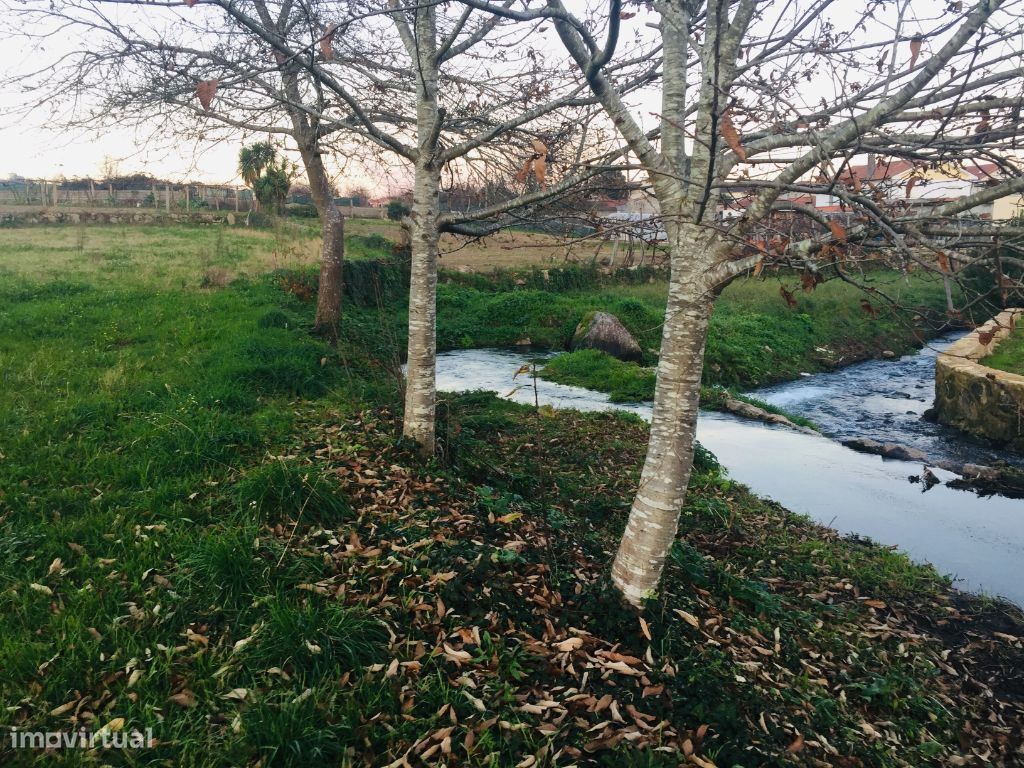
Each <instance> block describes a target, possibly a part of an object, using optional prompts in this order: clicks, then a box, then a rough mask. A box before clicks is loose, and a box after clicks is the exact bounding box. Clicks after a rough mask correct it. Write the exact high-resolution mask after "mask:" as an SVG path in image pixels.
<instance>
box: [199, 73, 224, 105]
mask: <svg viewBox="0 0 1024 768" xmlns="http://www.w3.org/2000/svg"><path fill="white" fill-rule="evenodd" d="M219 82H220V81H219V80H216V79H214V80H200V81H199V84H198V85H196V95H197V96H199V103H200V104H202V105H203V109H205V110H207V111H209V109H210V105H211V104H212V103H213V97H214V95H216V93H217V84H218V83H219Z"/></svg>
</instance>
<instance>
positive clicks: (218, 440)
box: [0, 231, 1024, 768]
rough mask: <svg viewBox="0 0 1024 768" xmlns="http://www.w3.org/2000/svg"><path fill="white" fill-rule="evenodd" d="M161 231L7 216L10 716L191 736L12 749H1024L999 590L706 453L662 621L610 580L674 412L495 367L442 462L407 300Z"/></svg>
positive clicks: (95, 758) (312, 753)
mask: <svg viewBox="0 0 1024 768" xmlns="http://www.w3.org/2000/svg"><path fill="white" fill-rule="evenodd" d="M14 234H15V238H16V237H17V236H18V234H19V233H17V232H15V233H14ZM154 234H155V235H156V237H157V240H158V241H157V242H152V243H150V244H148V245H147V244H146V243H145V242H142V241H140V242H139V244H138V245H137V246H136V247H135V249H134V250H133V252H132V253H133V255H132V265H133V268H131V269H124V270H120V269H118V270H112V269H108V268H106V267H103V266H101V267H100V268H95V267H94V265H93V264H92V261H91V260H86V261H85V262H77V261H62V259H63V258H64V257H63V256H60V255H59V254H58V255H56V256H54V258H55V260H56V264H55V265H53V266H54V267H55V268H54V269H47V264H46V257H45V256H44V255H41V254H38V253H34V255H32V256H31V258H27V257H25V254H26V253H30V254H31V253H32V252H31V251H26V250H25V249H22V250H21V251H20V254H21V257H19V256H18V253H19V251H18V249H17V248H14V249H12V248H10V247H9V246H10V244H11V243H12V242H15V243H16V242H18V241H17V240H16V239H12V238H11V237H10V235H11V232H9V231H4V232H0V259H2V261H3V263H4V264H5V265H8V266H7V274H5V276H4V279H3V281H2V282H0V382H2V386H0V612H2V615H3V617H4V621H3V629H2V630H0V701H2V702H3V715H2V718H0V725H3V726H7V727H14V728H17V729H21V730H30V731H37V730H38V731H42V730H49V731H72V730H78V729H80V728H87V729H89V730H93V731H96V730H103V729H106V732H108V733H109V732H119V731H120V732H125V731H129V730H132V729H140V730H144V729H146V728H152V729H153V736H154V737H155V739H156V740H157V742H156V744H155V745H153V746H152V747H151V748H148V749H139V750H130V751H118V750H109V749H102V748H96V749H93V750H70V751H67V752H63V753H60V752H58V753H56V754H46V755H44V754H41V753H39V752H38V751H34V750H31V749H13V748H12V747H11V742H10V741H9V740H8V739H7V734H8V729H7V728H4V729H3V733H4V736H5V738H4V740H0V763H3V764H4V765H37V764H38V765H43V764H54V763H56V764H66V765H75V766H78V765H97V764H102V765H130V766H137V765H146V766H150V765H153V766H157V765H159V766H175V765H188V766H211V768H212V766H278V765H301V766H309V767H312V766H329V765H330V766H337V765H342V766H380V765H387V764H393V765H396V766H400V765H410V766H421V765H440V764H442V763H443V764H446V765H456V764H458V765H464V766H487V767H488V768H504V767H505V766H515V765H522V766H527V765H535V766H556V765H557V766H565V765H570V764H576V765H581V766H582V765H587V766H637V767H640V766H644V767H646V768H660V767H662V766H663V767H665V768H668V767H669V766H678V765H680V764H683V763H686V762H687V760H689V762H690V763H691V764H696V765H718V766H723V767H724V766H750V767H751V768H753V767H754V766H783V765H792V764H794V763H796V764H806V765H820V764H822V763H828V764H833V765H849V766H854V765H861V766H904V765H914V766H922V765H932V764H934V765H940V764H946V765H949V764H972V763H977V764H981V762H988V763H990V764H995V765H1011V764H1013V761H1014V760H1015V759H1016V758H1017V757H1018V756H1019V751H1018V749H1019V739H1018V738H1017V737H1016V736H1014V735H1013V734H1019V732H1020V730H1019V729H1020V724H1021V695H1022V694H1024V686H1022V684H1021V679H1020V674H1019V670H1020V669H1021V668H1022V667H1021V664H1022V661H1024V659H1022V656H1021V650H1020V645H1019V643H1016V644H1014V643H1011V642H1009V641H1008V640H1005V639H1001V637H1004V638H1005V637H1013V636H1019V635H1021V634H1022V630H1021V629H1020V628H1019V627H1018V625H1016V624H1014V623H1013V621H1012V619H1011V618H1009V616H1008V615H1007V613H1006V611H1005V610H1004V609H1003V608H1001V607H1000V606H997V605H993V604H986V603H969V602H966V601H963V600H960V599H958V598H954V597H953V596H951V595H950V593H949V592H948V591H947V590H948V581H947V580H946V579H944V578H942V577H940V576H939V575H938V574H936V573H935V572H934V571H933V570H931V569H930V568H925V567H919V566H915V565H913V564H911V563H910V562H909V561H908V560H907V559H906V558H904V557H903V556H902V555H900V554H898V553H895V552H893V551H891V550H889V549H886V548H881V547H875V546H872V545H870V544H867V543H864V542H860V541H851V540H846V539H842V538H840V537H838V536H837V535H836V534H835V532H834V531H830V530H828V529H825V528H822V527H820V526H817V525H814V524H812V523H811V522H809V521H808V520H806V519H803V518H800V517H794V516H792V515H790V514H788V513H786V512H785V511H784V510H782V509H780V508H779V507H778V506H777V505H775V504H771V503H767V502H764V501H762V500H760V499H757V498H756V497H753V496H751V495H750V494H749V493H748V492H746V491H745V490H744V489H743V488H742V487H741V486H738V485H736V484H735V483H733V482H731V481H730V480H729V479H728V477H727V475H726V474H725V473H724V472H723V471H721V469H720V468H718V467H717V465H716V463H715V461H714V459H713V457H710V456H709V455H706V454H704V453H701V454H700V456H699V457H698V458H699V461H698V471H697V473H696V474H695V476H694V479H693V482H692V492H691V494H690V497H689V500H688V503H687V508H686V510H685V514H684V516H683V519H682V523H681V531H682V536H681V538H680V540H679V542H678V543H677V545H676V547H675V548H674V550H673V552H672V556H671V559H670V563H669V566H668V570H667V575H666V582H665V586H664V589H663V590H662V591H661V593H660V594H659V595H658V596H657V597H656V598H655V599H653V600H651V601H650V603H649V604H648V606H647V607H646V609H645V611H644V613H643V614H642V619H643V620H642V621H641V620H640V619H638V617H637V616H636V615H635V614H632V613H630V612H628V611H620V610H618V609H616V608H615V607H614V606H615V603H614V600H613V597H612V595H610V594H609V592H608V589H607V587H606V586H605V584H606V583H607V571H608V566H609V562H610V555H611V551H612V550H613V547H614V545H615V541H616V539H617V537H618V535H620V533H621V530H622V526H623V523H624V511H625V510H626V508H627V506H628V503H629V499H630V497H631V493H632V490H633V488H634V487H635V482H636V475H637V471H638V467H639V464H640V461H641V458H642V455H643V450H644V440H645V427H644V426H643V425H642V424H641V423H639V422H638V421H636V420H634V419H630V418H626V417H623V416H616V415H610V414H591V415H579V414H572V413H561V414H558V413H553V412H550V411H544V410H542V411H540V412H534V411H533V410H531V409H528V408H525V407H520V406H515V405H513V404H510V403H506V402H502V401H497V400H495V399H494V398H493V397H491V396H488V395H480V394H471V395H466V396H463V397H459V398H452V399H449V400H447V401H446V402H445V403H444V404H443V407H442V408H441V409H440V414H441V424H440V433H441V443H442V447H443V450H442V456H441V458H440V459H439V460H438V461H437V462H436V463H434V464H431V465H427V466H424V465H422V464H421V463H419V462H418V461H417V460H416V459H415V456H414V454H413V453H412V452H411V451H409V450H408V449H407V446H405V445H404V444H403V443H402V442H401V440H400V439H399V435H400V429H399V424H398V422H397V420H396V413H397V407H398V404H399V402H400V400H399V386H400V377H399V374H398V371H397V370H396V368H397V356H398V350H399V349H400V348H401V339H400V338H399V337H398V335H397V332H396V330H395V328H396V326H397V325H398V324H399V319H396V318H400V315H401V313H400V311H396V310H395V309H394V306H393V305H390V304H389V305H388V306H387V307H383V308H382V307H380V306H375V305H374V304H373V302H372V301H360V300H359V298H358V296H353V297H350V299H349V301H348V303H347V305H346V316H345V320H344V328H345V333H344V334H343V340H342V342H341V344H340V345H339V346H338V347H335V348H332V347H328V346H326V345H324V344H322V343H321V342H319V341H317V340H315V339H313V338H311V337H310V336H309V334H308V329H309V327H310V324H311V320H312V312H313V304H312V301H311V298H310V294H309V292H308V290H306V289H305V288H306V286H305V283H304V282H303V280H306V279H308V278H307V277H306V276H305V273H298V274H296V273H277V274H272V275H263V276H254V277H249V278H243V279H236V280H234V281H232V282H231V283H230V284H228V285H224V286H220V285H215V284H210V285H209V286H208V287H207V288H205V289H200V288H199V284H200V281H201V273H200V272H199V271H197V266H198V267H201V265H197V264H196V259H197V258H199V256H201V254H202V252H203V250H202V249H203V248H206V247H208V245H209V243H208V241H201V239H200V237H201V236H200V235H195V236H194V237H195V238H196V240H195V241H189V240H188V238H184V243H183V244H182V246H181V254H180V255H179V256H178V257H177V258H176V257H175V255H174V252H173V248H171V247H170V246H168V245H167V243H168V242H169V241H170V235H169V234H168V233H165V232H156V233H154ZM112 236H113V237H117V236H118V235H117V233H114V234H113V235H112ZM203 236H205V235H203ZM189 242H192V243H193V245H192V246H189V244H188V243H189ZM203 242H205V243H206V244H205V245H204V244H202V243H203ZM250 245H251V244H250ZM238 247H239V248H241V247H242V245H238ZM267 247H268V248H270V246H269V245H268V246H267ZM151 252H152V253H151ZM271 252H272V250H271ZM158 253H162V254H163V255H162V256H157V255H156V254H158ZM263 253H264V256H263V257H257V256H256V255H255V254H254V255H252V256H251V257H248V258H249V259H251V260H250V261H244V263H245V264H246V265H251V264H254V263H258V262H257V261H256V260H257V259H258V258H265V257H267V256H266V253H267V252H266V251H264V252H263ZM366 255H367V256H369V255H372V251H371V249H367V253H366ZM150 261H152V262H153V263H155V264H159V265H160V266H159V268H157V267H153V269H152V270H151V271H150V270H147V269H145V265H146V264H147V263H149V262H150ZM28 262H31V264H29V263H28ZM270 263H271V264H272V263H273V262H272V261H271V262H270ZM11 264H20V268H25V269H29V270H31V271H27V272H19V271H18V270H17V269H16V268H15V267H11V266H9V265H11ZM372 265H373V263H372V262H366V266H365V267H360V268H359V269H361V270H363V271H361V272H354V273H353V277H352V279H351V280H350V282H351V283H352V284H353V285H357V284H358V283H359V281H358V279H356V277H355V276H356V275H359V274H364V273H367V270H370V271H369V272H368V274H373V272H372V270H371V267H372ZM249 269H253V268H252V267H251V266H246V267H245V269H244V270H243V269H239V273H241V272H242V271H247V270H249ZM253 271H256V270H255V269H253ZM182 282H184V286H185V287H184V288H182V287H181V283H182ZM449 288H450V289H451V290H452V291H455V290H458V291H462V290H464V288H465V286H459V285H458V284H457V283H452V284H451V285H450V286H446V289H449ZM476 290H477V295H478V297H482V298H480V299H479V300H480V301H484V300H486V301H497V300H498V297H497V296H495V295H492V293H491V292H488V291H485V290H483V289H482V288H480V289H476ZM602 290H603V289H602ZM658 290H659V288H658V286H649V285H642V286H621V291H622V294H621V295H623V296H628V298H622V299H621V300H623V301H627V300H628V301H636V302H644V301H650V302H652V306H654V305H655V304H656V298H657V292H658ZM597 293H600V291H597ZM612 294H613V295H619V294H618V293H617V291H615V290H612ZM467 295H468V294H467ZM524 295H525V293H524ZM571 298H572V300H573V301H579V300H580V299H579V296H578V295H575V294H574V295H573V297H571ZM392 301H394V299H392ZM447 306H448V311H449V313H450V314H449V317H450V320H449V322H452V323H457V321H459V316H458V315H457V313H451V310H452V309H453V308H452V305H451V304H450V303H449V304H448V305H447ZM645 311H646V310H645ZM457 324H458V325H459V327H460V328H463V326H462V325H461V321H459V322H458V323H457ZM538 327H547V326H538ZM463 330H464V328H463ZM994 629H995V630H998V631H1000V632H1002V633H1003V634H1002V636H1001V637H1000V636H996V635H993V634H992V631H993V630H994ZM1014 670H1016V671H1014ZM965 733H969V734H970V737H969V739H966V740H965V739H964V734H965ZM1008 734H1009V735H1008ZM687 755H693V756H694V758H696V759H693V758H688V757H687ZM978 755H985V757H984V758H980V757H978ZM957 761H961V762H959V763H958V762H957ZM979 761H981V762H979Z"/></svg>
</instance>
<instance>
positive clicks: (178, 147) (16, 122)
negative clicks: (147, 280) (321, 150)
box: [0, 0, 943, 193]
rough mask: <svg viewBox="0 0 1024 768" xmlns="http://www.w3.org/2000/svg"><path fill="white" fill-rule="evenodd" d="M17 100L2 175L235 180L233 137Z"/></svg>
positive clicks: (3, 99) (4, 135) (8, 44)
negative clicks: (194, 139)
mask: <svg viewBox="0 0 1024 768" xmlns="http://www.w3.org/2000/svg"><path fill="white" fill-rule="evenodd" d="M583 2H585V0H570V3H569V4H570V6H572V5H577V4H582V3H583ZM851 2H852V0H851ZM942 5H943V3H941V2H940V0H926V1H925V2H924V3H923V4H922V5H921V6H917V7H920V8H921V11H923V14H922V16H924V17H927V16H928V15H930V14H929V12H932V13H934V11H935V10H937V9H938V8H939V7H941V6H942ZM2 6H3V2H0V8H2ZM832 10H833V11H834V15H835V16H837V17H838V18H834V19H833V21H840V20H841V17H842V16H843V15H844V6H843V4H842V3H839V4H837V5H836V6H833V9H832ZM845 10H846V12H847V13H849V12H850V10H852V8H851V7H850V6H845ZM921 11H919V12H921ZM645 15H646V14H644V13H641V14H640V15H639V16H638V17H637V18H635V19H633V20H632V21H629V22H623V29H624V32H625V31H626V30H628V31H629V33H630V34H632V33H634V32H639V33H640V34H644V32H643V29H644V27H643V23H642V22H643V21H644V20H645V19H644V16H645ZM650 18H652V17H648V20H649V19H650ZM630 27H633V29H630ZM906 31H907V32H910V31H911V30H909V29H908V30H906ZM883 34H884V33H883ZM624 38H625V36H624ZM68 42H69V44H70V41H68ZM900 54H901V57H902V56H903V54H904V52H903V51H900ZM53 55H54V52H53V51H49V52H47V54H45V55H44V57H47V58H48V57H50V56H53ZM41 58H43V57H41V56H40V55H39V54H38V53H36V54H33V53H31V52H29V51H28V50H27V48H25V47H24V46H23V45H22V44H20V43H19V41H14V40H7V41H4V44H3V45H2V46H0V73H2V74H3V75H7V74H11V73H20V72H25V71H27V69H28V68H29V67H31V66H33V65H35V66H39V64H40V59H41ZM820 86H823V87H820ZM820 86H819V87H811V88H810V89H809V90H810V91H811V94H813V93H814V91H817V96H818V97H820V96H822V95H823V91H826V90H832V88H833V87H834V85H833V86H832V87H830V86H829V85H828V84H824V83H822V84H820ZM0 88H2V86H0ZM19 100H20V99H19V96H18V95H17V94H16V93H13V92H10V91H8V92H4V91H3V90H0V179H3V178H6V177H7V176H8V175H9V174H20V175H23V176H27V177H33V178H57V177H60V176H62V175H63V176H65V177H69V178H70V177H74V176H94V177H98V176H100V175H102V167H103V164H104V160H105V158H107V157H110V158H112V159H113V160H114V161H115V162H117V164H118V168H119V171H120V172H121V173H133V172H146V173H151V174H153V175H154V176H158V177H163V178H170V179H172V180H174V181H184V180H186V179H188V180H193V181H202V182H207V183H221V184H223V183H237V182H238V181H239V180H238V178H237V173H236V168H235V166H236V159H237V154H238V148H239V146H240V145H241V143H242V136H241V135H239V136H238V137H237V140H232V141H227V142H224V143H221V144H214V145H211V144H192V143H188V142H182V141H180V140H178V139H176V138H175V137H170V136H169V137H157V138H156V139H155V140H154V139H152V138H150V141H149V142H148V143H147V142H146V139H147V138H148V137H147V136H145V135H139V134H136V133H135V132H134V131H132V130H129V129H125V130H120V131H114V132H110V133H107V134H105V135H103V136H94V135H85V134H69V133H66V132H64V131H62V130H61V129H60V127H59V124H57V123H53V124H49V125H48V124H47V120H49V119H50V116H49V115H47V114H41V113H38V112H37V113H34V114H32V115H30V116H28V117H27V118H22V117H21V116H14V117H12V116H11V108H12V106H14V105H16V104H17V103H18V102H19ZM636 101H637V104H636V110H635V114H637V116H638V117H639V118H640V119H641V121H642V122H644V123H650V122H652V118H651V115H652V113H656V112H657V111H658V101H657V98H656V96H655V94H654V93H650V94H647V95H646V96H645V97H642V98H639V99H637V100H636ZM249 140H250V141H251V140H253V139H252V138H250V139H249ZM388 177H389V173H388V171H387V170H386V169H384V170H381V171H376V170H374V171H371V172H367V171H366V170H364V169H360V168H349V169H347V170H346V173H345V174H344V175H343V178H342V179H341V180H340V184H339V186H340V187H341V189H342V190H344V189H345V187H346V186H347V185H349V184H364V185H366V186H368V187H370V188H371V190H374V191H377V192H380V193H385V192H388V191H396V182H395V181H394V178H391V179H389V178H388ZM389 187H390V189H389Z"/></svg>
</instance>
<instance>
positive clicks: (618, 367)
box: [540, 349, 655, 403]
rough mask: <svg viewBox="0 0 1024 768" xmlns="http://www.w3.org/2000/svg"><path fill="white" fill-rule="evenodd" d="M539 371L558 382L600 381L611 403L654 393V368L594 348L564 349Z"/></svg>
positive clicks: (643, 398)
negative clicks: (617, 357) (624, 360)
mask: <svg viewBox="0 0 1024 768" xmlns="http://www.w3.org/2000/svg"><path fill="white" fill-rule="evenodd" d="M540 375H541V376H542V377H543V378H545V379H548V380H549V381H555V382H558V383H559V384H570V385H573V386H581V387H587V386H588V385H590V384H592V383H593V382H595V381H599V382H600V391H602V392H607V393H608V394H609V399H610V400H611V401H612V402H613V403H635V402H638V401H641V400H651V399H652V398H653V397H654V382H655V369H654V368H644V367H641V366H639V365H637V364H635V363H627V362H623V361H622V360H618V359H616V358H614V357H612V356H611V355H608V354H606V353H604V352H601V351H599V350H596V349H581V350H577V351H575V352H566V353H565V354H562V355H558V356H557V357H554V358H552V359H551V360H549V361H548V362H547V363H546V364H545V365H544V368H543V369H542V370H541V371H540Z"/></svg>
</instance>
